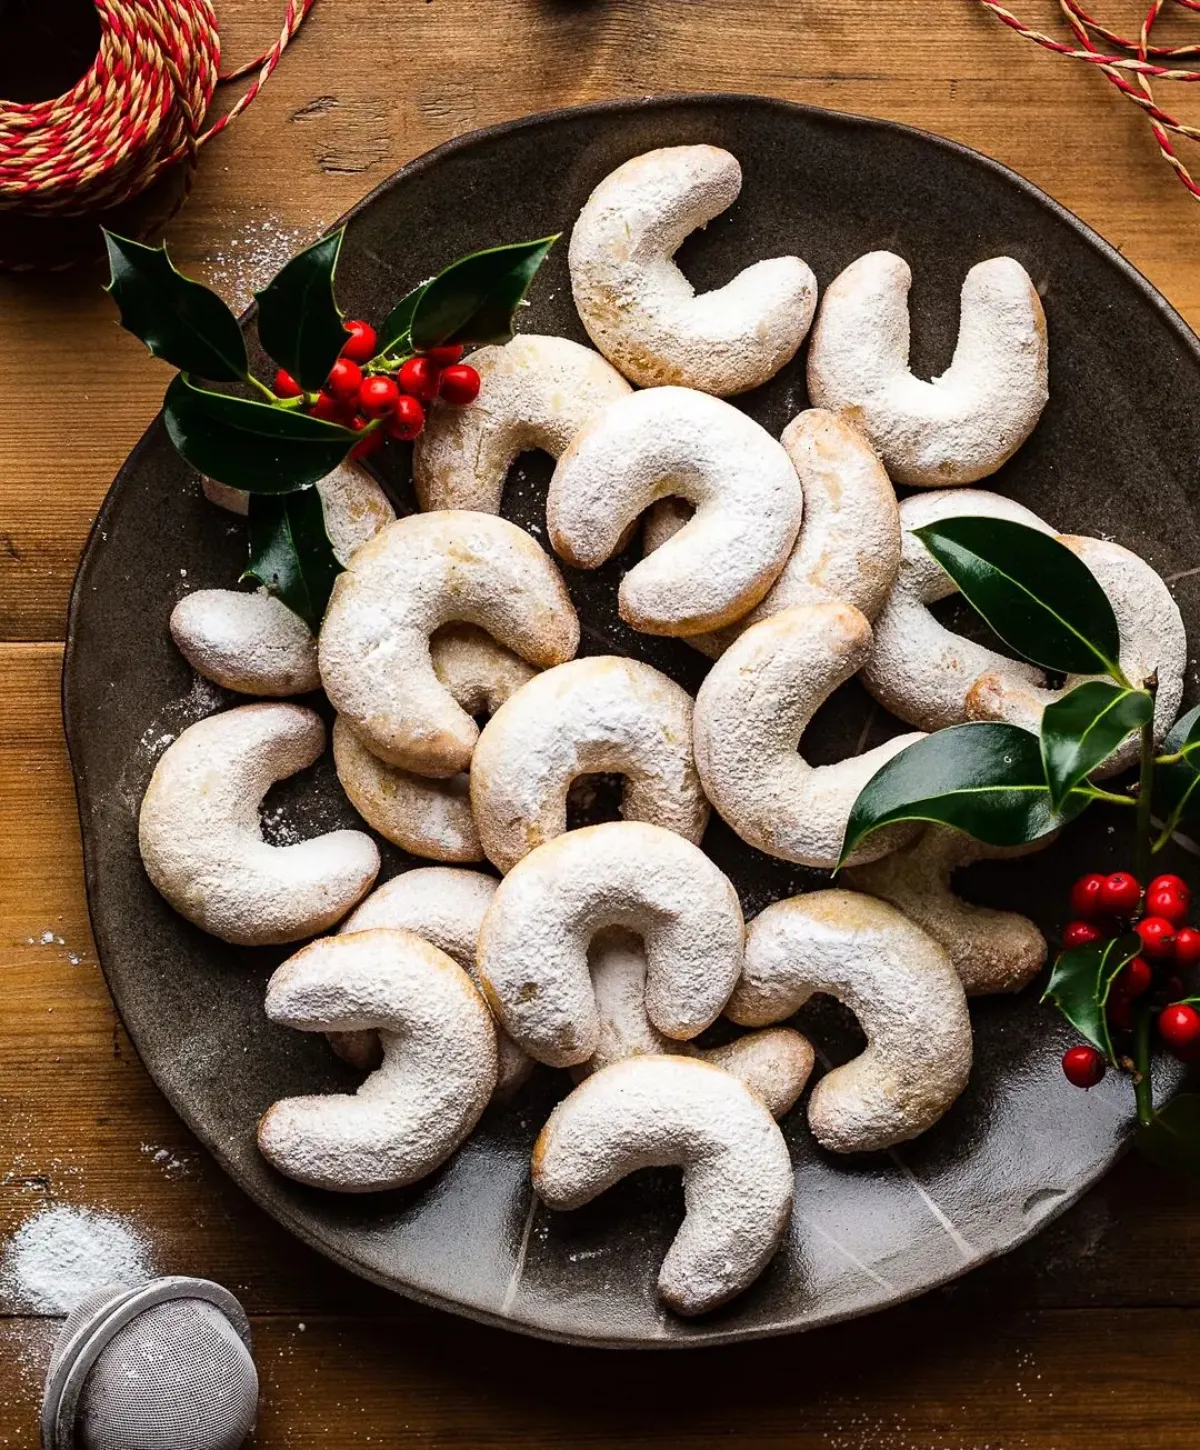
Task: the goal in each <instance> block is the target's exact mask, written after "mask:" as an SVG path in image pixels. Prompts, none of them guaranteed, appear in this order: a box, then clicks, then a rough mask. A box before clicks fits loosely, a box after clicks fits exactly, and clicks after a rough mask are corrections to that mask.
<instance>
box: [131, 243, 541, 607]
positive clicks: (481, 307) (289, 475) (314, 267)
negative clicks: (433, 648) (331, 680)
mask: <svg viewBox="0 0 1200 1450" xmlns="http://www.w3.org/2000/svg"><path fill="white" fill-rule="evenodd" d="M343 237H344V229H339V230H338V231H335V232H332V233H330V234H329V235H328V236H325V237H322V238H321V239H320V240H319V241H317V242H314V243H313V245H312V246H310V247H307V248H305V250H304V251H302V252H300V253H298V254H297V255H296V256H295V257H293V258H292V259H291V260H290V261H289V262H288V263H287V264H286V265H285V266H284V267H283V268H282V269H281V270H280V271H279V272H278V273H277V274H276V275H275V276H274V277H273V278H272V279H271V281H270V282H269V283H268V284H267V285H266V286H265V287H264V288H263V289H262V290H261V291H259V292H257V293H256V294H255V297H256V300H257V302H258V312H257V327H258V337H259V341H260V342H261V344H262V347H263V350H264V351H265V352H266V354H267V356H268V357H270V358H271V360H272V361H273V362H275V363H276V364H277V365H278V367H279V369H280V373H279V374H277V378H279V377H284V376H285V375H286V377H287V379H288V383H289V386H288V387H287V389H286V390H280V391H279V392H277V391H275V390H274V389H272V388H271V387H269V386H268V385H267V384H266V383H265V382H263V381H262V380H261V379H259V378H257V377H255V376H254V374H253V373H252V372H251V370H250V362H249V356H248V353H247V350H246V343H245V338H244V337H243V334H242V329H241V326H240V324H239V323H238V320H237V318H236V317H235V316H234V314H233V312H232V311H231V309H230V308H229V306H228V305H227V304H226V303H225V302H224V300H223V299H222V298H221V297H220V296H218V294H217V293H215V292H214V291H212V289H211V288H208V287H205V286H204V285H203V284H202V283H200V282H197V281H195V280H194V279H192V278H190V277H186V276H184V275H183V273H181V272H179V271H178V270H176V268H175V267H174V265H173V264H172V262H171V259H170V257H169V256H168V254H167V250H166V248H165V247H148V246H145V245H143V244H142V243H141V242H135V241H132V240H130V239H129V238H128V237H122V236H118V235H117V234H116V233H114V232H107V231H106V232H105V242H106V244H107V247H108V258H109V266H110V271H111V276H110V279H109V282H108V285H107V288H106V290H107V291H108V293H109V294H110V296H111V297H112V299H113V301H114V302H115V303H116V304H117V308H118V311H119V313H120V322H121V326H122V327H124V328H126V329H127V330H128V331H129V332H132V333H133V334H134V336H135V337H138V338H140V339H141V340H142V341H143V342H144V343H145V344H146V347H147V348H148V349H149V350H150V352H151V353H152V354H153V355H154V356H155V357H158V358H162V359H163V360H164V361H165V362H168V363H170V364H171V365H172V366H173V367H175V368H177V369H179V372H178V374H177V376H176V377H175V378H173V379H172V381H171V383H170V385H169V386H168V388H167V392H166V396H165V398H164V400H163V421H164V424H165V426H166V430H167V436H168V437H169V438H170V440H171V442H172V443H173V444H174V446H175V448H176V450H177V451H178V452H179V453H180V455H181V456H182V457H183V458H185V459H186V460H187V462H188V463H190V464H191V465H192V467H194V468H196V469H198V470H199V471H200V472H201V473H202V474H204V475H205V476H206V477H208V478H211V479H214V480H216V481H217V482H218V483H223V484H227V485H229V486H230V487H231V488H237V489H242V490H244V491H245V492H247V493H249V495H250V530H249V532H250V561H249V564H248V567H247V569H246V571H245V573H244V574H243V576H242V577H243V579H250V580H255V581H257V582H259V583H260V584H262V585H264V586H265V587H266V588H267V589H268V590H270V591H271V592H272V593H274V594H277V595H278V596H279V598H280V599H282V600H283V602H284V603H285V604H287V605H288V607H289V608H290V609H293V610H294V611H295V612H296V613H297V614H299V615H300V616H301V617H302V618H303V619H304V620H305V621H306V622H307V623H308V625H309V626H310V627H311V628H312V629H316V628H318V627H319V625H320V622H321V618H322V616H323V614H324V612H325V606H326V604H327V603H328V601H329V594H330V591H331V590H332V588H333V581H334V579H335V578H336V576H337V574H338V572H339V571H340V569H341V567H342V566H341V564H340V563H339V561H338V559H337V558H336V556H335V554H334V552H333V545H332V544H331V543H330V540H329V535H328V532H327V531H326V528H325V520H324V511H323V506H322V504H321V500H320V495H319V493H317V492H316V490H315V487H314V486H315V485H316V484H317V483H318V482H319V481H320V480H321V479H322V478H325V477H326V476H327V475H328V474H330V473H332V472H333V470H334V469H335V468H337V467H338V465H339V464H341V463H342V462H343V461H344V460H345V459H346V457H347V456H348V455H349V454H350V453H351V451H355V452H362V451H365V449H366V448H370V447H372V446H374V445H373V443H372V441H371V440H373V439H376V438H379V439H382V435H383V432H384V431H385V426H386V425H385V420H384V419H383V418H372V419H370V420H369V421H367V422H366V423H365V426H363V427H362V428H351V427H346V426H344V425H343V424H342V423H340V422H338V421H336V420H334V419H330V418H328V417H322V416H313V414H312V413H311V412H310V411H308V410H310V409H313V408H314V407H315V406H316V405H317V404H318V400H319V399H320V398H321V397H322V392H321V390H322V388H323V387H324V385H325V382H326V380H327V379H328V378H329V376H330V373H331V370H332V369H333V367H334V365H335V363H337V362H338V360H339V358H341V356H342V354H343V352H344V350H345V349H346V347H347V344H349V343H351V341H352V339H357V338H358V337H361V336H363V335H367V336H371V337H373V339H374V340H373V341H372V342H370V343H369V344H368V348H369V351H368V353H366V354H365V355H362V371H363V373H364V374H366V375H368V376H381V375H382V376H390V375H392V374H395V373H397V372H399V370H400V369H401V368H402V367H403V365H404V364H405V363H406V362H408V361H409V360H410V359H411V358H413V357H416V356H418V355H422V354H427V353H428V352H430V350H431V349H434V348H447V347H448V348H451V349H453V348H455V347H459V348H462V347H471V346H480V345H483V344H485V343H497V342H507V341H508V339H509V338H510V337H511V336H512V333H513V318H514V315H515V313H516V310H517V308H518V307H519V306H520V305H521V303H522V302H523V301H524V298H525V294H526V292H527V291H528V289H529V286H530V284H531V282H532V281H533V279H534V277H535V275H536V274H537V271H538V269H539V268H540V267H541V265H542V263H543V262H544V261H545V259H546V256H547V254H548V253H549V251H550V248H551V247H552V246H553V245H554V243H555V241H557V236H551V237H542V238H540V239H538V240H536V241H528V242H516V243H513V244H511V245H506V246H500V247H490V248H488V249H486V250H484V251H480V252H474V253H472V254H471V255H469V256H466V257H462V258H459V259H458V260H457V261H455V262H453V263H451V264H450V266H448V267H446V268H445V269H444V270H443V271H441V272H439V273H438V274H437V275H436V276H435V277H432V278H430V279H428V280H427V281H425V282H422V283H421V284H420V285H419V286H417V287H414V288H413V289H412V290H411V291H410V292H409V293H408V294H407V295H406V296H405V297H403V298H402V299H401V300H400V302H398V303H397V304H396V305H395V307H393V308H392V310H391V312H390V313H389V314H388V317H387V319H386V321H385V322H384V324H383V326H382V328H380V329H379V331H378V333H377V334H373V333H372V330H371V329H370V328H369V327H366V328H363V329H361V330H360V331H359V332H357V333H356V332H354V331H352V330H351V329H350V328H348V327H347V326H346V323H345V320H344V314H343V312H342V309H341V308H340V307H339V306H338V302H337V296H336V291H335V274H336V271H337V264H338V258H339V256H340V254H341V248H342V241H343ZM213 384H216V385H218V386H216V387H214V386H212V385H213ZM221 385H225V386H224V387H222V386H221ZM417 426H418V427H419V426H420V412H419V410H418V413H417ZM409 436H411V435H409Z"/></svg>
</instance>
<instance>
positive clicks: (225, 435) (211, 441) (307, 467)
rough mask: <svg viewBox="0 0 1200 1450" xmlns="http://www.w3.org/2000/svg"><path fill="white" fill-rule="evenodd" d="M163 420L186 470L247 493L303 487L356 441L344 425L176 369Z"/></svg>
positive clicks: (330, 467) (331, 466)
mask: <svg viewBox="0 0 1200 1450" xmlns="http://www.w3.org/2000/svg"><path fill="white" fill-rule="evenodd" d="M163 421H164V422H165V423H166V427H167V433H168V435H169V436H170V439H171V442H172V443H174V445H175V447H176V448H177V449H178V450H179V452H180V453H181V454H182V455H183V457H184V458H186V459H187V461H188V462H189V463H190V464H191V465H192V467H193V468H197V469H199V471H200V472H201V473H203V474H205V475H206V476H207V477H209V478H213V479H216V481H217V482H218V483H225V484H228V485H229V486H230V488H242V489H246V490H247V491H248V492H250V493H286V492H287V491H288V490H289V489H293V488H306V487H308V485H310V484H313V483H316V482H317V480H318V479H320V478H324V477H325V475H326V474H328V473H332V472H333V470H334V469H335V468H336V467H337V466H338V464H339V463H341V461H342V459H343V458H345V456H346V454H347V453H349V451H350V449H351V448H353V447H354V445H355V444H356V443H358V442H360V441H361V439H360V436H359V434H357V433H355V432H353V431H352V430H351V429H349V428H343V427H341V426H340V425H339V424H337V423H326V422H324V421H322V420H321V419H320V418H310V417H308V415H307V414H305V413H301V412H298V411H296V410H294V409H291V408H273V407H272V406H271V405H270V404H269V403H255V402H251V401H249V400H248V399H246V398H233V397H230V396H229V394H228V393H211V392H208V391H207V390H205V389H203V388H198V387H196V386H195V384H194V383H192V381H191V380H190V379H189V378H188V377H187V376H186V375H185V374H183V373H181V374H180V375H179V376H178V377H177V378H175V379H174V381H173V382H172V383H171V386H170V387H169V388H168V389H167V396H166V398H165V400H164V402H163Z"/></svg>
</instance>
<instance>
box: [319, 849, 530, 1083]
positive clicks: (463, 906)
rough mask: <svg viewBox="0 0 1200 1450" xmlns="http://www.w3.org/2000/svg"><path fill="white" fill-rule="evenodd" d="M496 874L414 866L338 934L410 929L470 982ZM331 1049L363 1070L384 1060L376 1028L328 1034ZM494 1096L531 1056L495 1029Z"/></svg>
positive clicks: (519, 1079) (525, 1068)
mask: <svg viewBox="0 0 1200 1450" xmlns="http://www.w3.org/2000/svg"><path fill="white" fill-rule="evenodd" d="M497 884H498V883H497V881H496V878H495V877H494V876H485V875H484V874H483V872H482V871H462V870H457V869H455V868H454V867H450V866H418V867H416V869H415V870H412V871H402V872H401V873H400V875H399V876H393V877H392V879H391V880H390V881H385V882H384V883H383V885H382V886H380V887H377V888H376V890H374V891H373V892H372V893H371V894H370V896H368V897H367V899H366V900H365V901H364V902H363V903H362V905H361V906H358V907H356V908H355V910H354V911H352V912H351V913H350V915H349V916H348V917H347V918H346V920H345V921H344V922H343V923H342V925H341V932H340V934H341V935H343V936H345V935H346V934H347V933H348V932H355V931H373V930H376V929H377V928H381V927H382V928H387V929H390V930H398V931H411V932H413V933H414V934H415V935H416V936H419V937H421V938H422V939H423V940H425V941H427V942H429V943H430V945H431V946H435V947H437V949H438V950H439V951H442V952H445V953H446V955H447V956H448V957H453V959H454V960H455V961H456V962H457V963H458V965H459V966H460V967H461V968H462V969H463V971H464V972H466V974H467V976H468V977H470V978H471V980H472V981H475V980H476V976H475V972H476V968H475V948H476V945H477V943H478V941H479V929H480V927H481V926H482V925H483V918H484V916H485V914H486V913H487V909H488V907H489V906H490V905H491V903H492V897H493V896H494V895H495V894H496V886H497ZM329 1040H330V1043H331V1044H332V1046H333V1048H334V1051H335V1052H337V1053H338V1055H339V1056H341V1057H344V1058H345V1059H346V1061H347V1062H351V1063H353V1064H354V1065H355V1066H356V1067H361V1068H363V1069H364V1070H366V1069H369V1068H374V1067H378V1066H379V1063H380V1061H381V1060H382V1052H381V1049H380V1045H379V1034H378V1033H377V1032H350V1033H330V1034H329ZM496 1055H497V1072H496V1096H497V1097H508V1096H509V1095H510V1094H512V1093H513V1092H515V1091H516V1089H517V1088H518V1087H520V1085H521V1084H522V1083H523V1082H524V1081H525V1080H526V1078H528V1076H529V1074H530V1073H531V1072H532V1071H533V1060H532V1058H529V1057H527V1056H526V1055H525V1053H523V1052H522V1051H521V1049H520V1048H519V1047H518V1046H517V1045H516V1043H515V1042H513V1040H512V1039H511V1038H510V1037H508V1036H507V1034H506V1033H504V1032H503V1031H501V1030H500V1029H499V1028H497V1030H496Z"/></svg>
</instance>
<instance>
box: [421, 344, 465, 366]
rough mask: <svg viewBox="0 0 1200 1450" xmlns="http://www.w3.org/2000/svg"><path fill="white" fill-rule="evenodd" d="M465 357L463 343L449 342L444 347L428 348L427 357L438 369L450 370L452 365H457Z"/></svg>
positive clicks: (426, 350)
mask: <svg viewBox="0 0 1200 1450" xmlns="http://www.w3.org/2000/svg"><path fill="white" fill-rule="evenodd" d="M462 355H463V345H462V343H461V342H448V343H446V344H445V345H444V346H442V347H427V348H426V349H425V356H426V357H427V358H428V359H429V361H430V362H431V363H432V364H433V365H434V367H437V368H448V367H449V366H450V364H451V363H456V362H457V361H458V360H459V358H461V357H462Z"/></svg>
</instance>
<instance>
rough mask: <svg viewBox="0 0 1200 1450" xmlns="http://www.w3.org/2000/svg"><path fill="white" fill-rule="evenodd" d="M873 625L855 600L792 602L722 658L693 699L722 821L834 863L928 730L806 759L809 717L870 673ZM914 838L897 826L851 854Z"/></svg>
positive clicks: (801, 855)
mask: <svg viewBox="0 0 1200 1450" xmlns="http://www.w3.org/2000/svg"><path fill="white" fill-rule="evenodd" d="M870 650H871V626H870V625H869V624H868V623H867V621H866V618H865V616H864V615H862V614H860V613H859V611H858V610H857V609H854V608H852V607H851V606H850V605H848V604H808V605H799V606H797V607H796V608H794V609H785V610H783V611H782V612H781V613H779V614H775V615H772V616H771V617H770V618H769V619H764V620H761V621H760V622H759V623H758V624H755V625H752V626H751V627H750V628H749V629H748V630H747V631H746V632H745V634H743V635H742V636H741V637H740V638H739V639H737V640H735V641H734V642H733V644H731V645H730V646H729V648H728V649H727V650H726V651H725V653H724V654H723V655H722V656H721V658H720V659H719V660H718V661H717V662H716V664H715V665H713V667H712V669H711V670H710V671H709V673H708V675H707V677H706V678H705V680H704V683H703V684H702V685H701V686H700V692H699V694H698V695H697V696H696V710H695V726H694V738H695V747H696V769H697V770H698V771H699V772H700V780H701V783H702V784H703V786H704V791H705V794H706V795H707V796H708V798H709V800H710V801H712V803H713V805H714V806H715V807H716V809H717V811H718V812H719V813H720V815H721V816H722V818H723V819H724V820H726V821H727V822H728V823H729V824H730V825H731V826H732V827H733V829H734V830H735V831H736V832H737V833H738V835H739V836H741V838H742V840H744V841H747V842H749V844H750V845H752V846H756V847H757V848H758V849H759V850H760V851H766V852H767V853H768V855H771V856H779V857H782V859H783V860H785V861H796V862H798V863H799V864H800V865H803V866H813V867H818V868H820V869H822V870H831V869H832V868H833V867H835V866H836V865H837V863H838V858H839V856H840V855H841V849H842V840H843V838H844V836H845V834H846V823H847V822H848V820H849V819H850V811H851V808H852V807H853V805H854V802H855V800H856V798H857V796H858V794H859V792H860V791H861V790H862V788H863V786H865V785H866V783H867V782H868V781H869V780H870V779H871V777H872V776H873V775H874V774H875V773H876V772H877V771H878V770H879V769H880V768H881V766H883V765H884V764H885V762H886V761H888V760H890V759H891V758H892V757H893V756H894V755H896V754H898V753H899V752H900V751H901V750H903V749H905V748H906V747H907V746H909V745H912V744H913V743H914V742H915V741H916V740H919V739H921V738H922V737H921V736H920V735H901V736H898V737H896V738H895V739H894V740H888V741H886V742H885V743H884V744H882V745H877V746H876V747H875V748H874V749H873V750H868V751H865V752H864V753H863V754H862V755H857V756H854V757H852V758H850V759H848V760H842V761H839V762H838V763H837V764H836V765H821V766H812V765H809V763H808V762H807V761H806V760H805V759H804V757H803V756H802V755H801V754H799V749H798V747H799V745H800V743H801V740H802V738H803V735H804V731H805V730H806V729H807V728H808V723H809V721H810V720H811V719H812V717H813V715H814V714H815V713H816V711H817V709H818V708H819V707H820V706H821V705H822V704H824V702H825V700H826V699H827V698H828V697H829V696H830V695H831V694H832V693H833V691H834V690H835V689H836V688H837V687H838V686H839V685H841V684H843V683H844V682H845V681H846V680H848V679H849V678H850V677H851V676H852V675H853V674H854V673H855V672H856V671H857V670H858V669H859V668H861V666H862V664H863V663H864V661H865V660H866V659H867V656H868V655H869V654H870ZM908 835H911V829H910V828H907V827H906V828H902V831H901V833H900V834H897V832H896V831H895V830H893V829H891V828H888V829H887V830H885V831H880V832H879V833H878V834H877V835H875V836H873V837H870V838H868V840H867V841H866V842H864V844H863V846H862V847H860V848H859V850H857V851H855V853H854V856H853V857H852V858H851V859H852V860H856V861H866V860H874V859H876V858H877V857H878V856H881V855H885V854H886V853H887V852H888V851H892V850H895V848H896V846H897V845H898V844H900V843H901V842H902V841H903V840H904V839H905V838H906V837H907V836H908Z"/></svg>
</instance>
